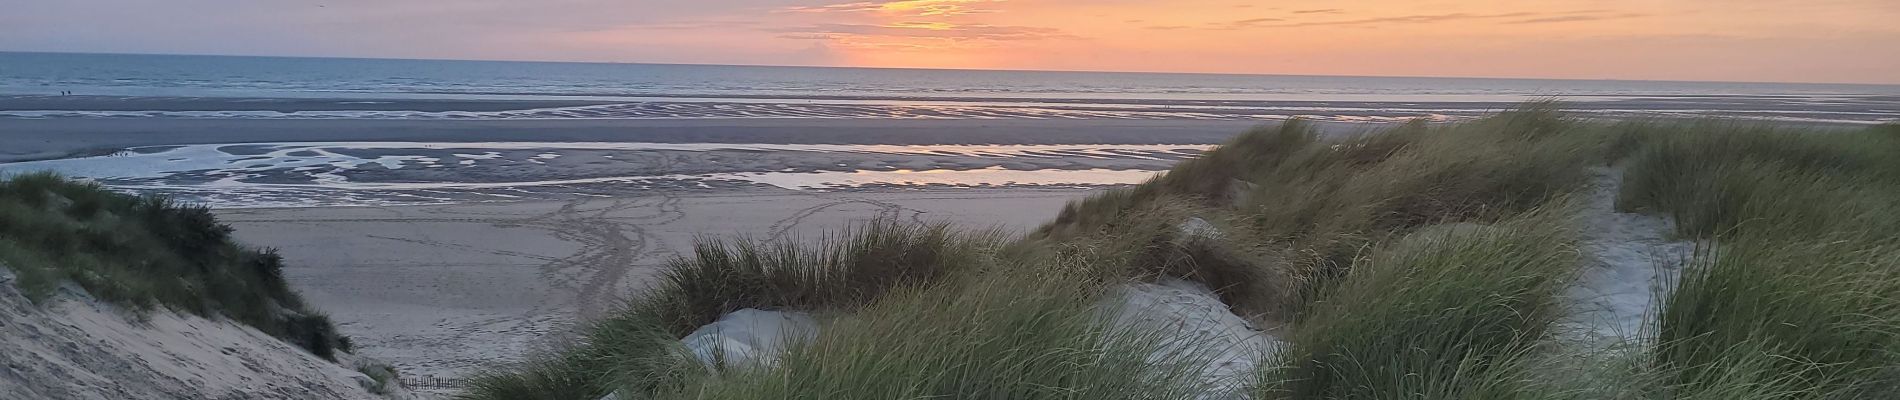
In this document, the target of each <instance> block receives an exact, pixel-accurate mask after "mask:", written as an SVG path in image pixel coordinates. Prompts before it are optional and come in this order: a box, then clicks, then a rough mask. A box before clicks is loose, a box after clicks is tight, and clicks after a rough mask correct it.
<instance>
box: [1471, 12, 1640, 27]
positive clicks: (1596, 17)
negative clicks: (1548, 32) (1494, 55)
mask: <svg viewBox="0 0 1900 400" xmlns="http://www.w3.org/2000/svg"><path fill="white" fill-rule="evenodd" d="M1647 16H1649V14H1640V13H1624V14H1584V15H1559V16H1552V17H1543V18H1531V19H1524V20H1517V21H1510V22H1506V23H1507V24H1549V23H1558V22H1581V21H1603V20H1612V19H1629V18H1642V17H1647Z"/></svg>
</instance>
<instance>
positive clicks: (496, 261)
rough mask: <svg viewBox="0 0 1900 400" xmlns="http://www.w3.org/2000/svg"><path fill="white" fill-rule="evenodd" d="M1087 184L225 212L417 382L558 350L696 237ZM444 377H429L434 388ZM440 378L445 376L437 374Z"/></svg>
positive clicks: (953, 216)
mask: <svg viewBox="0 0 1900 400" xmlns="http://www.w3.org/2000/svg"><path fill="white" fill-rule="evenodd" d="M1088 193H1089V191H1085V190H1031V189H994V190H982V189H973V190H955V191H875V192H779V193H757V194H706V195H685V196H676V195H669V194H666V193H664V192H655V194H653V195H649V196H634V197H619V198H595V199H582V200H576V201H566V202H517V203H477V204H462V205H443V206H411V207H325V208H288V209H238V210H220V211H219V219H220V220H223V221H225V222H227V223H229V224H230V225H231V226H233V227H235V228H236V233H235V235H236V237H237V238H238V239H239V240H240V241H243V242H246V243H250V244H253V245H258V246H269V247H275V248H277V249H279V250H280V251H281V252H282V254H283V256H284V257H285V259H286V265H288V267H287V268H286V269H285V275H286V277H287V278H288V279H289V280H290V282H291V286H292V287H294V288H296V289H297V290H299V291H300V292H302V293H303V295H304V297H305V298H306V299H307V300H309V301H311V302H312V303H313V304H314V305H315V306H316V307H317V308H318V309H321V310H325V311H326V312H329V313H330V314H331V316H332V317H333V318H334V319H335V320H336V322H337V323H338V324H339V327H340V328H341V329H342V331H343V332H344V333H345V334H348V335H350V336H352V337H353V338H354V339H355V342H356V345H357V346H358V349H359V351H360V352H362V353H364V354H369V355H373V356H376V357H378V358H381V359H383V360H386V361H388V362H390V363H391V364H393V365H394V366H395V367H396V368H397V369H398V370H399V371H400V372H402V373H403V374H404V376H405V377H407V378H412V379H410V380H411V381H412V382H433V381H435V380H439V379H454V378H459V377H463V376H466V375H467V374H468V373H470V372H473V371H476V370H479V369H480V368H483V367H486V366H491V365H499V364H506V363H510V362H514V361H518V360H521V359H522V358H523V357H525V356H528V355H530V354H533V353H535V352H538V351H545V350H547V349H549V348H550V347H551V346H552V345H553V344H555V343H558V342H559V341H560V340H561V339H562V338H563V333H564V332H566V331H567V329H568V328H569V327H571V326H572V325H573V324H574V323H575V322H576V321H581V320H585V319H587V318H591V317H595V316H599V315H601V314H603V313H606V312H609V311H611V310H613V309H614V306H615V305H616V304H617V303H618V302H619V301H620V300H623V299H625V298H627V297H628V296H630V295H632V294H634V293H637V292H638V291H639V290H641V289H644V288H645V287H646V286H647V285H648V284H649V283H651V279H652V278H653V276H654V274H655V273H656V271H658V268H659V267H660V266H662V265H663V263H665V262H667V261H668V260H670V259H672V258H673V257H676V256H679V255H681V253H682V252H683V251H685V250H686V249H687V246H689V245H691V244H692V242H693V240H694V237H695V236H696V235H700V234H708V235H727V236H731V235H745V236H750V237H756V238H779V237H802V238H810V237H813V235H817V234H819V233H821V232H824V231H827V230H835V229H837V228H841V227H845V226H847V225H849V224H851V223H854V222H859V221H863V220H866V219H869V218H874V217H883V218H894V219H900V220H907V221H950V222H954V223H957V224H958V225H960V226H964V227H983V226H999V227H1002V228H1005V229H1010V230H1015V231H1022V230H1026V229H1029V228H1031V227H1034V226H1035V225H1037V224H1039V223H1041V222H1042V221H1046V220H1047V219H1049V218H1052V217H1053V216H1055V215H1056V214H1057V213H1058V212H1059V211H1060V210H1061V207H1062V205H1063V204H1064V203H1065V202H1067V201H1069V200H1072V199H1076V198H1080V197H1081V196H1085V195H1086V194H1088ZM421 389H429V388H421ZM438 389H440V388H438Z"/></svg>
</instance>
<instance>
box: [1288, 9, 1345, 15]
mask: <svg viewBox="0 0 1900 400" xmlns="http://www.w3.org/2000/svg"><path fill="white" fill-rule="evenodd" d="M1341 11H1344V10H1340V9H1337V8H1322V9H1317V10H1293V13H1294V14H1338V13H1340V12H1341Z"/></svg>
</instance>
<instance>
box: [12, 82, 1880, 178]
mask: <svg viewBox="0 0 1900 400" xmlns="http://www.w3.org/2000/svg"><path fill="white" fill-rule="evenodd" d="M1529 101H1558V102H1561V103H1562V104H1563V106H1564V108H1565V109H1566V110H1568V111H1569V112H1571V113H1573V114H1574V115H1576V116H1578V117H1580V118H1605V119H1611V118H1614V119H1625V118H1707V117H1723V118H1739V119H1753V120H1764V121H1782V122H1794V123H1813V124H1829V125H1848V126H1852V125H1869V124H1881V123H1894V122H1900V85H1853V84H1809V83H1740V82H1674V81H1628V80H1553V79H1493V78H1422V77H1355V76H1298V75H1237V74H1187V73H1132V72H1056V71H987V70H938V69H893V68H830V67H781V66H734V65H673V64H635V63H573V62H514V61H451V60H402V59H352V58H291V57H248V56H197V55H133V54H72V53H8V52H0V146H4V144H5V140H7V139H6V133H7V132H6V127H7V126H9V125H7V124H6V121H7V120H53V121H79V120H100V119H111V120H132V121H148V120H164V119H199V120H206V119H208V120H240V119H241V120H309V119H327V120H415V121H430V120H567V119H586V120H629V121H634V122H638V121H651V120H727V119H750V120H759V119H799V120H851V119H856V120H864V119H870V120H884V119H941V120H962V119H968V120H1012V119H1015V120H1158V121H1168V120H1233V121H1261V122H1270V121H1279V120H1287V119H1293V118H1299V119H1306V120H1314V121H1325V122H1337V123H1370V124H1379V123H1395V122H1404V121H1413V120H1426V121H1436V122H1455V121H1459V120H1468V119H1473V118H1478V117H1481V116H1483V115H1487V114H1489V113H1493V112H1496V111H1498V110H1503V109H1508V108H1510V107H1513V106H1515V105H1518V104H1521V103H1523V102H1529ZM635 120H638V121H635ZM819 122H822V121H819ZM1207 147H1208V146H1207V145H1206V144H1199V145H1127V144H1115V145H1110V144H1099V143H1071V144H1059V145H1050V144H1043V145H1033V146H1022V145H1018V146H1011V145H956V146H904V145H887V144H877V143H869V144H856V145H783V144H780V145H771V144H746V143H637V142H586V143H576V142H546V141H533V140H524V141H514V142H471V141H452V142H322V141H303V142H257V143H178V144H175V145H156V146H138V147H131V148H125V149H117V151H111V152H107V153H106V154H85V155H81V156H75V157H70V158H57V159H43V160H31V161H19V162H12V163H0V176H4V175H8V174H18V173H24V172H32V171H54V172H59V173H62V174H66V175H68V176H72V177H76V178H81V179H89V180H93V181H96V182H100V183H102V184H105V185H107V186H109V187H112V188H115V189H119V190H124V191H128V192H136V193H149V194H163V195H169V196H174V197H178V198H181V199H184V200H187V201H193V202H200V203H205V204H209V205H213V206H216V207H231V208H237V207H280V206H336V205H404V204H441V203H456V202H470V201H520V200H558V199H573V198H585V197H601V196H620V195H627V194H628V193H636V192H642V191H673V192H679V191H703V192H721V191H733V190H750V189H761V188H763V189H772V190H861V189H866V188H883V189H891V188H896V189H916V188H966V189H982V188H1014V187H1024V186H1034V187H1098V186H1106V185H1125V184H1131V183H1136V182H1140V181H1142V180H1145V179H1148V178H1149V177H1152V176H1154V175H1155V174H1156V173H1158V172H1159V171H1163V170H1166V169H1167V168H1168V167H1169V166H1170V165H1171V164H1172V163H1174V162H1177V161H1179V160H1181V159H1186V158H1191V157H1193V156H1195V155H1196V154H1198V153H1199V152H1201V151H1204V150H1205V149H1206V148H1207Z"/></svg>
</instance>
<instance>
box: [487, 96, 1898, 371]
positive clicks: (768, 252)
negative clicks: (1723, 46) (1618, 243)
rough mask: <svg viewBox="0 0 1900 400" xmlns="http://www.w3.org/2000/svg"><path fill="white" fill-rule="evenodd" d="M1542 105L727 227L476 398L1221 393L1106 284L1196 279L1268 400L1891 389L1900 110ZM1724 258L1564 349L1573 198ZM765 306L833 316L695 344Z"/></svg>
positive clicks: (1188, 353) (1709, 258) (1268, 136)
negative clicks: (1720, 115)
mask: <svg viewBox="0 0 1900 400" xmlns="http://www.w3.org/2000/svg"><path fill="white" fill-rule="evenodd" d="M1556 107H1557V104H1554V103H1544V102H1540V103H1530V104H1526V105H1523V106H1520V107H1518V108H1515V109H1511V110H1506V111H1504V112H1501V113H1500V114H1498V115H1496V116H1493V117H1490V118H1485V119H1480V120H1476V121H1471V122H1466V123H1459V124H1446V125H1437V124H1425V123H1412V124H1404V125H1400V126H1396V127H1392V128H1390V129H1385V130H1382V131H1377V132H1367V133H1363V134H1353V135H1333V136H1328V135H1322V134H1321V133H1319V132H1317V131H1315V130H1314V129H1312V128H1311V127H1310V126H1307V125H1305V124H1302V123H1300V122H1298V121H1292V122H1288V123H1283V124H1275V125H1271V126H1265V127H1261V128H1258V129H1255V130H1252V131H1249V132H1247V133H1245V134H1243V135H1240V136H1239V137H1237V138H1235V139H1234V140H1233V141H1231V142H1230V143H1228V144H1226V145H1223V146H1221V147H1218V148H1216V149H1214V150H1211V151H1209V152H1207V153H1206V154H1203V155H1202V156H1201V157H1198V158H1196V159H1193V160H1189V161H1185V162H1183V163H1181V164H1180V165H1178V166H1177V167H1176V168H1175V169H1173V170H1172V171H1170V172H1168V173H1167V174H1165V175H1162V176H1159V177H1156V178H1154V179H1152V180H1150V181H1149V182H1146V183H1144V184H1141V185H1136V186H1133V187H1129V188H1123V189H1116V190H1110V191H1106V192H1104V193H1101V194H1098V195H1095V196H1091V197H1090V198H1088V199H1085V200H1082V201H1078V202H1074V203H1071V204H1069V205H1068V206H1067V207H1065V208H1064V210H1063V211H1062V212H1061V213H1060V214H1059V215H1057V216H1056V218H1055V219H1054V220H1053V221H1052V222H1051V223H1049V224H1047V225H1045V226H1043V227H1041V228H1039V229H1037V230H1036V231H1034V232H1031V233H1030V234H1028V235H1027V236H1025V237H1024V238H1022V239H1020V240H1016V241H1004V240H1002V238H1000V237H998V236H997V235H994V234H983V233H978V234H968V233H956V232H955V231H953V230H950V229H948V228H947V227H943V226H906V225H893V224H888V223H879V224H874V225H871V226H869V227H867V228H864V229H862V230H859V231H856V232H853V233H850V234H847V235H843V236H838V237H835V238H834V239H832V240H829V241H824V242H821V243H820V244H817V245H812V244H809V243H808V244H805V245H797V244H787V243H760V242H751V241H719V240H711V239H709V240H707V241H704V242H702V243H701V245H700V246H699V247H698V248H697V249H696V252H695V253H696V254H694V256H693V258H690V259H685V260H681V261H680V262H677V263H674V264H673V265H672V266H671V268H670V269H669V272H668V274H667V278H666V279H665V280H664V281H663V282H662V284H661V285H660V286H659V287H658V288H656V289H655V290H654V291H653V292H652V293H650V294H648V295H647V296H645V297H643V298H642V299H641V300H638V301H636V302H635V303H634V304H631V305H630V306H629V307H628V308H627V311H625V312H623V313H620V314H617V315H615V316H613V317H611V318H608V319H605V320H602V321H598V322H595V323H594V325H593V326H591V327H589V328H587V329H584V332H585V334H584V335H583V337H582V339H581V340H579V341H578V342H577V343H576V344H575V345H574V346H571V347H570V348H569V349H567V350H566V351H563V352H559V353H556V354H553V355H549V356H547V357H542V358H539V359H537V361H535V362H533V363H530V364H528V365H526V366H522V367H518V368H515V369H513V370H507V371H498V372H495V373H492V374H490V375H487V376H486V377H484V378H482V379H478V380H477V381H476V385H475V387H474V388H473V390H472V391H470V392H469V393H468V394H467V395H465V396H464V398H470V399H504V398H507V399H513V398H522V399H585V400H593V399H595V398H598V397H600V396H602V395H605V394H607V393H608V392H616V391H617V393H621V394H622V395H624V396H625V397H626V398H706V399H755V398H863V399H874V398H875V399H882V398H1050V399H1053V398H1208V397H1207V396H1208V395H1209V392H1208V391H1209V390H1211V387H1210V385H1208V384H1207V383H1206V382H1200V381H1198V380H1196V379H1194V378H1193V377H1194V376H1196V375H1197V373H1198V372H1200V371H1198V370H1197V369H1198V368H1204V366H1202V364H1200V363H1199V362H1200V361H1205V359H1204V358H1205V357H1206V354H1204V352H1205V351H1207V350H1209V349H1190V350H1183V351H1178V352H1170V351H1168V350H1167V348H1166V347H1165V346H1160V345H1159V344H1158V342H1159V341H1158V339H1157V337H1158V336H1157V333H1156V332H1154V331H1143V330H1140V329H1124V328H1123V327H1116V326H1113V325H1112V324H1110V323H1108V322H1107V321H1104V320H1103V319H1102V318H1101V317H1100V316H1101V315H1103V311H1104V310H1103V309H1102V307H1101V303H1102V301H1101V299H1102V298H1101V296H1102V294H1103V293H1104V290H1103V288H1108V287H1113V286H1114V285H1118V284H1122V283H1127V282H1131V281H1140V280H1145V279H1153V278H1157V277H1176V278H1182V279H1187V280H1191V281H1194V282H1199V283H1202V284H1205V285H1207V286H1208V287H1210V288H1212V289H1214V290H1215V291H1216V293H1217V294H1218V295H1219V296H1220V298H1221V300H1222V301H1223V302H1225V303H1227V304H1228V305H1229V306H1230V307H1232V309H1233V311H1235V312H1236V313H1237V314H1239V315H1242V316H1245V317H1247V318H1250V319H1252V320H1254V321H1256V322H1259V323H1261V324H1262V325H1265V326H1271V327H1278V328H1279V329H1278V330H1277V331H1276V332H1277V333H1278V334H1279V335H1281V339H1282V340H1283V344H1284V345H1285V347H1283V348H1282V350H1281V351H1280V352H1278V353H1277V354H1273V355H1271V356H1270V357H1269V358H1268V359H1266V360H1263V361H1264V362H1263V363H1262V365H1265V367H1263V369H1262V370H1260V371H1258V373H1257V375H1258V381H1257V382H1252V386H1251V387H1250V388H1249V390H1250V391H1251V393H1250V396H1251V397H1253V398H1258V399H1346V398H1379V399H1385V398H1405V399H1474V398H1475V399H1589V398H1630V399H1649V398H1656V399H1663V398H1669V399H1721V398H1781V399H1824V398H1866V397H1870V396H1874V395H1876V394H1880V393H1891V392H1893V391H1894V390H1900V385H1897V384H1896V382H1900V380H1896V377H1897V376H1900V360H1897V359H1895V355H1896V354H1900V311H1897V310H1900V304H1896V301H1900V300H1896V299H1900V278H1896V277H1900V269H1896V268H1900V265H1894V264H1896V263H1900V239H1894V238H1895V237H1897V235H1895V234H1896V233H1900V228H1897V227H1896V224H1900V222H1897V221H1900V220H1896V219H1894V218H1891V216H1892V215H1900V214H1895V213H1894V211H1900V208H1896V205H1900V196H1896V194H1900V193H1896V192H1895V191H1894V188H1895V187H1900V185H1896V184H1897V183H1900V158H1894V157H1892V156H1891V155H1892V154H1900V151H1896V150H1900V126H1884V127H1876V128H1871V129H1829V130H1809V129H1790V128H1785V127H1776V126H1768V125H1756V124H1738V123H1729V122H1706V121H1705V122H1691V123H1660V122H1643V121H1637V122H1619V123H1604V122H1589V121H1580V120H1576V119H1572V118H1570V117H1567V116H1565V115H1564V114H1563V113H1561V112H1559V111H1558V110H1557V108H1556ZM1602 167H1613V168H1624V169H1625V175H1624V177H1625V184H1624V186H1623V187H1622V188H1621V189H1620V190H1621V192H1620V193H1619V199H1618V207H1619V208H1620V209H1622V210H1625V211H1631V212H1648V213H1658V214H1664V215H1668V216H1671V217H1673V218H1674V219H1676V220H1677V221H1678V222H1679V224H1678V228H1679V229H1680V232H1678V233H1679V234H1680V235H1681V236H1682V237H1684V238H1685V239H1694V240H1703V241H1705V242H1706V243H1708V244H1707V247H1706V251H1704V252H1703V254H1701V255H1699V256H1698V257H1697V258H1696V260H1695V262H1693V263H1692V265H1690V266H1689V267H1688V268H1686V270H1685V271H1684V272H1683V274H1682V277H1681V282H1680V287H1678V288H1676V289H1675V290H1673V291H1671V292H1670V293H1669V294H1668V296H1667V297H1666V298H1665V299H1664V301H1665V302H1664V304H1663V306H1662V309H1661V310H1658V314H1657V316H1656V317H1655V318H1656V320H1655V321H1654V324H1655V326H1654V329H1655V330H1656V332H1655V335H1654V337H1653V338H1650V339H1651V340H1650V341H1643V342H1631V343H1624V344H1620V345H1618V346H1616V347H1614V349H1613V350H1602V349H1584V348H1580V347H1576V346H1569V345H1567V344H1566V343H1561V342H1559V339H1561V337H1560V336H1559V335H1556V334H1554V332H1553V330H1554V329H1556V328H1554V324H1555V323H1556V322H1557V321H1558V320H1560V319H1561V318H1563V317H1564V316H1565V315H1567V314H1566V312H1567V311H1568V310H1567V309H1566V308H1565V307H1566V306H1567V305H1566V304H1564V303H1563V300H1562V298H1563V297H1562V296H1561V295H1560V294H1562V293H1563V292H1564V291H1565V290H1566V289H1568V287H1569V285H1571V284H1572V281H1573V279H1574V278H1575V276H1576V274H1577V273H1578V271H1579V268H1582V267H1584V266H1583V262H1582V260H1583V259H1584V257H1583V256H1584V255H1583V254H1581V253H1580V251H1581V250H1579V248H1578V246H1577V245H1576V240H1577V238H1576V236H1577V234H1576V232H1575V231H1574V229H1573V228H1575V227H1577V226H1578V225H1579V222H1577V221H1576V216H1575V215H1574V212H1575V210H1577V209H1578V208H1577V207H1574V206H1573V199H1575V198H1576V197H1575V196H1576V195H1577V194H1578V193H1580V191H1581V190H1582V189H1585V188H1586V187H1587V184H1588V183H1589V182H1590V180H1591V178H1592V172H1591V170H1592V169H1594V168H1602ZM741 308H763V309H778V310H804V311H814V312H817V313H819V314H820V315H821V317H820V320H821V321H822V322H823V324H824V328H823V329H822V330H821V333H820V334H819V337H818V339H816V340H815V341H814V342H811V343H802V344H794V345H793V346H791V348H790V350H788V352H787V353H786V354H785V355H784V357H783V358H781V359H780V362H779V363H777V364H775V365H773V366H771V367H769V368H757V367H722V368H713V369H709V368H706V367H704V366H702V365H701V364H700V363H699V362H698V361H697V360H695V359H693V358H692V356H691V355H690V354H686V353H685V352H684V350H683V348H682V347H681V345H680V344H679V338H680V337H681V336H683V335H685V334H687V333H688V332H690V331H691V330H693V329H695V328H697V327H699V326H701V325H704V324H706V323H709V322H712V321H713V320H714V319H716V318H717V317H718V316H719V315H721V314H723V313H727V312H731V311H733V310H737V309H741Z"/></svg>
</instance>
